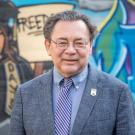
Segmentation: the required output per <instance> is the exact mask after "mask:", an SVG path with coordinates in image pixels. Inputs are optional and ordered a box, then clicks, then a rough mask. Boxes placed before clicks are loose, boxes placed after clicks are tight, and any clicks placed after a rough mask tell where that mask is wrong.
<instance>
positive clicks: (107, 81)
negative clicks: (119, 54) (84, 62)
mask: <svg viewBox="0 0 135 135" xmlns="http://www.w3.org/2000/svg"><path fill="white" fill-rule="evenodd" d="M90 72H92V73H93V76H95V78H97V80H98V82H100V83H101V84H103V85H104V86H105V87H125V88H127V87H128V86H127V84H126V83H125V82H123V81H121V80H120V79H119V78H117V77H115V76H113V75H112V74H109V73H106V72H104V71H101V70H98V69H93V68H91V71H90Z"/></svg>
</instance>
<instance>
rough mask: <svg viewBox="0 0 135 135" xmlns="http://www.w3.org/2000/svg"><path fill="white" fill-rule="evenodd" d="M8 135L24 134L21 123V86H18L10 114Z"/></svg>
mask: <svg viewBox="0 0 135 135" xmlns="http://www.w3.org/2000/svg"><path fill="white" fill-rule="evenodd" d="M9 135H26V134H25V130H24V125H23V104H22V96H21V88H20V87H18V89H17V92H16V97H15V101H14V107H13V111H12V114H11V122H10V130H9Z"/></svg>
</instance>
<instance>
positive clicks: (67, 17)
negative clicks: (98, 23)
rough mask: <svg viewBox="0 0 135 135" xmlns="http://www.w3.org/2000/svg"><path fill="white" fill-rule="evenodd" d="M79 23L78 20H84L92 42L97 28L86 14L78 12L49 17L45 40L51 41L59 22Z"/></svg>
mask: <svg viewBox="0 0 135 135" xmlns="http://www.w3.org/2000/svg"><path fill="white" fill-rule="evenodd" d="M60 20H61V21H77V20H82V21H83V22H84V23H85V24H86V26H87V28H88V30H89V34H90V41H92V40H93V38H94V36H95V33H96V27H95V26H93V25H92V24H91V22H90V20H89V18H88V17H87V16H85V15H84V14H81V13H80V12H77V11H64V12H61V13H58V14H55V15H53V16H50V17H48V19H47V21H46V23H45V26H44V29H43V32H44V36H45V39H48V40H51V34H52V32H53V29H54V27H55V25H56V23H57V22H58V21H60Z"/></svg>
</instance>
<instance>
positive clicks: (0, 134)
mask: <svg viewBox="0 0 135 135" xmlns="http://www.w3.org/2000/svg"><path fill="white" fill-rule="evenodd" d="M9 125H10V119H9V118H8V119H6V120H4V121H3V122H1V123H0V135H8V131H9Z"/></svg>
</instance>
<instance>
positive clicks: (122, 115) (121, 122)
mask: <svg viewBox="0 0 135 135" xmlns="http://www.w3.org/2000/svg"><path fill="white" fill-rule="evenodd" d="M115 132H116V135H135V104H134V103H133V100H132V97H131V94H130V90H129V89H128V88H125V89H124V90H122V92H121V95H120V98H119V105H118V109H117V119H116V131H115Z"/></svg>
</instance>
